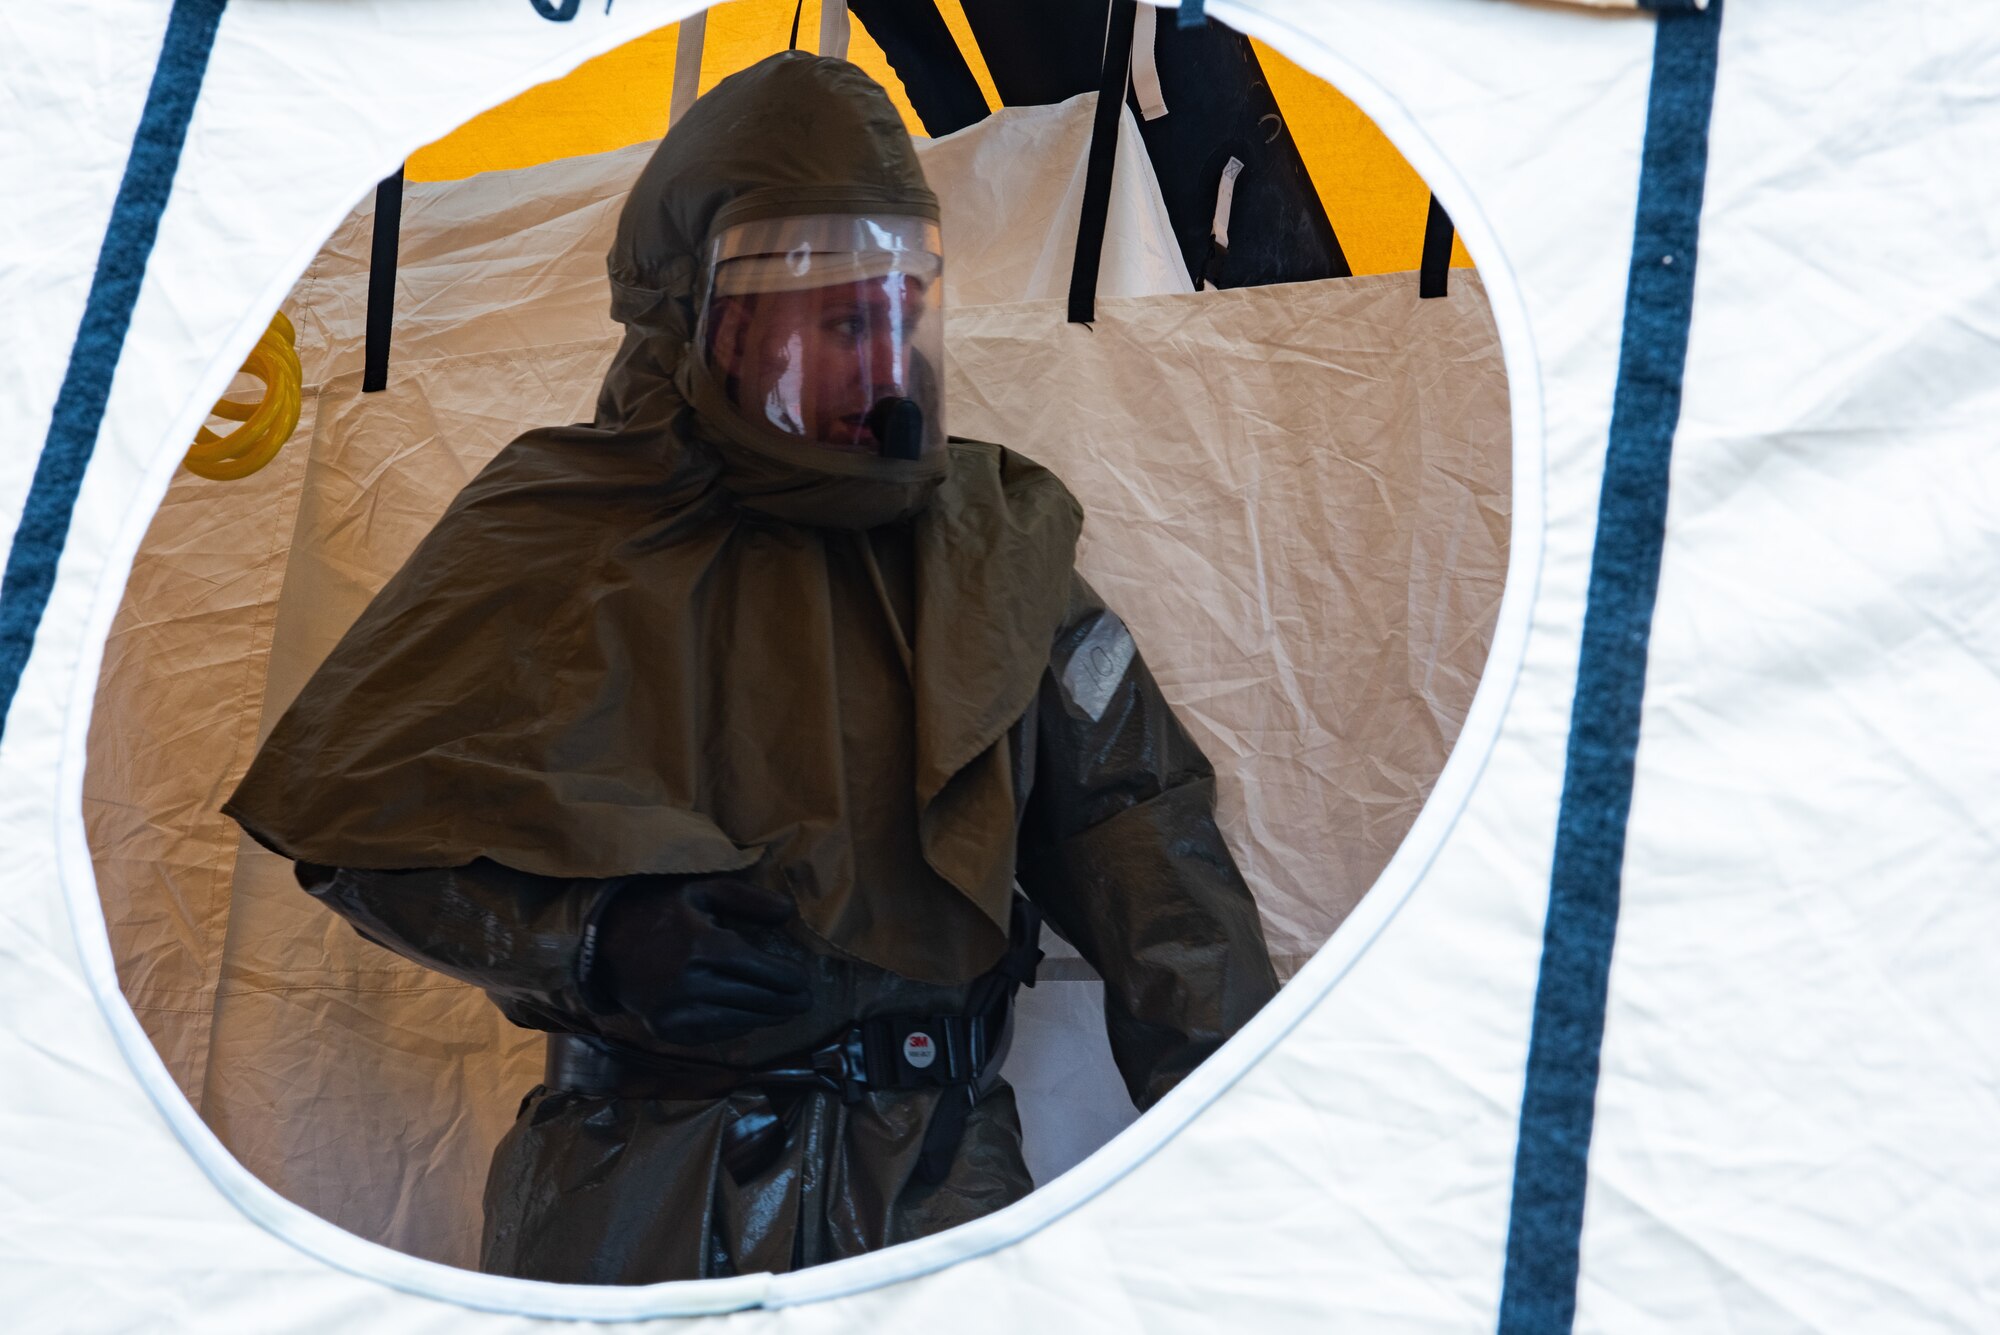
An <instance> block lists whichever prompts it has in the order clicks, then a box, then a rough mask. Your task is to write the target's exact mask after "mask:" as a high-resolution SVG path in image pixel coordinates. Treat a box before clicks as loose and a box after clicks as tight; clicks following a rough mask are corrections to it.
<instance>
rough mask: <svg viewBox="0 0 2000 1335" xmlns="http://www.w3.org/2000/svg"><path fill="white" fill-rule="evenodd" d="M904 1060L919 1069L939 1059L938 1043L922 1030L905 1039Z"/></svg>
mask: <svg viewBox="0 0 2000 1335" xmlns="http://www.w3.org/2000/svg"><path fill="white" fill-rule="evenodd" d="M903 1060H904V1061H906V1062H908V1063H909V1064H910V1065H912V1066H914V1067H916V1068H917V1069H918V1070H919V1071H921V1070H923V1069H924V1068H925V1067H926V1066H929V1065H930V1064H931V1063H932V1062H934V1061H936V1060H937V1044H935V1043H933V1042H931V1036H930V1035H929V1034H926V1033H923V1032H921V1031H919V1032H917V1033H914V1034H911V1035H910V1036H909V1037H908V1038H906V1039H904V1040H903Z"/></svg>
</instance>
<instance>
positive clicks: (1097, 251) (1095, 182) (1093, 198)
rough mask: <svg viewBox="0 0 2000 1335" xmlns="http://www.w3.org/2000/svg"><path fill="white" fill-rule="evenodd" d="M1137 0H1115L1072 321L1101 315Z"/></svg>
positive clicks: (1087, 177)
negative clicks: (1101, 272)
mask: <svg viewBox="0 0 2000 1335" xmlns="http://www.w3.org/2000/svg"><path fill="white" fill-rule="evenodd" d="M1138 16H1139V6H1138V3H1137V0H1111V10H1110V15H1109V19H1108V22H1109V25H1110V26H1109V27H1108V28H1107V29H1106V31H1105V37H1104V70H1103V74H1102V76H1101V77H1100V78H1099V80H1098V83H1097V119H1096V120H1095V121H1094V122H1092V124H1091V127H1090V156H1089V159H1088V161H1087V163H1086V165H1085V167H1084V172H1083V215H1082V217H1081V218H1079V219H1078V220H1077V227H1076V260H1075V263H1074V264H1073V265H1072V266H1071V268H1070V272H1069V320H1070V323H1071V324H1089V323H1090V322H1091V321H1092V320H1094V319H1096V318H1097V271H1098V267H1099V265H1100V264H1101V263H1102V261H1103V259H1104V222H1105V219H1106V218H1107V217H1109V216H1110V212H1111V169H1112V168H1113V167H1114V166H1116V165H1117V155H1118V119H1119V113H1120V112H1121V111H1123V110H1124V107H1125V86H1126V83H1127V82H1128V80H1129V78H1130V75H1131V67H1132V25H1133V23H1134V22H1136V21H1137V19H1138Z"/></svg>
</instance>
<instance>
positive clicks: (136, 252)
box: [0, 0, 228, 734]
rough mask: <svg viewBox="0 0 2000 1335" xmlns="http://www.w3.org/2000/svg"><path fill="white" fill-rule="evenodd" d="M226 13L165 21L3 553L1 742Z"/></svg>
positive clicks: (210, 3) (204, 3)
mask: <svg viewBox="0 0 2000 1335" xmlns="http://www.w3.org/2000/svg"><path fill="white" fill-rule="evenodd" d="M227 3H228V0H174V8H173V12H172V13H171V14H170V15H169V16H168V18H167V38H166V42H165V44H164V45H163V46H162V47H161V50H160V62H159V64H158V65H157V66H155V67H154V70H153V84H152V87H151V88H150V89H148V90H147V92H146V107H145V110H144V111H143V112H141V113H140V115H139V132H138V134H137V135H136V136H134V138H133V140H132V155H131V156H130V157H128V158H127V159H126V160H125V175H124V177H123V179H121V180H120V181H119V182H118V196H117V198H116V199H115V200H114V201H113V203H112V205H111V224H110V226H109V227H108V228H107V229H106V230H105V233H104V244H103V245H102V246H101V247H100V248H99V249H98V252H97V271H96V272H95V273H93V274H92V275H91V279H90V295H89V296H88V297H87V298H86V299H85V301H84V305H83V322H82V324H81V325H80V326H79V327H78V329H77V334H76V342H75V343H74V344H72V345H71V347H70V354H69V366H68V368H67V369H66V370H64V372H63V381H62V388H61V389H60V390H58V391H57V393H56V405H55V412H54V414H53V415H52V416H51V417H50V419H49V434H48V438H47V439H46V440H44V441H43V442H42V453H41V457H40V458H39V459H38V460H37V461H36V463H35V477H34V481H33V482H32V483H30V484H29V487H28V499H27V502H26V504H25V505H24V507H23V509H22V511H21V526H20V527H19V528H18V529H16V530H15V532H14V545H13V547H12V548H11V549H10V550H9V551H8V553H7V569H6V573H5V575H0V734H4V732H5V729H6V715H7V713H8V711H9V710H11V709H12V708H13V704H14V692H15V691H16V690H17V689H19V687H20V685H21V670H22V669H23V668H25V667H26V666H27V663H28V652H29V650H31V649H33V648H34V644H35V630H36V628H37V627H39V626H40V625H41V623H42V612H43V610H44V609H45V608H47V606H48V603H49V592H50V590H51V589H53V588H54V587H55V579H56V562H57V561H58V560H59V559H60V558H61V556H62V549H63V543H64V542H65V541H66V540H67V539H68V537H69V522H70V511H71V510H72V509H74V508H75V506H76V493H77V489H78V488H79V487H81V486H82V485H83V470H84V469H85V468H86V467H87V466H88V465H89V463H90V455H91V451H92V450H94V449H95V448H96V447H97V432H98V428H99V427H100V426H102V425H103V422H104V405H105V403H106V401H107V400H109V398H110V397H111V375H112V372H113V371H115V370H116V369H117V367H118V358H119V356H120V354H122V353H123V351H124V349H125V332H126V330H127V329H129V328H130V327H131V324H132V307H133V306H134V305H135V304H136V303H137V302H138V300H139V287H140V284H141V283H142V282H143V281H144V280H145V277H146V261H147V259H148V258H149V257H150V256H151V255H152V253H153V241H154V238H155V237H157V236H158V235H159V230H160V214H161V212H162V211H163V210H164V209H165V208H166V207H167V196H168V195H169V194H170V193H171V192H172V190H173V185H174V172H175V170H176V169H177V168H178V167H179V166H180V160H181V145H182V144H183V143H184V142H185V141H186V139H187V127H188V121H189V120H190V119H191V118H192V117H193V115H194V104H195V98H196V97H197V96H198V95H199V93H200V92H201V81H202V76H203V75H204V74H206V73H207V71H208V53H209V51H210V49H211V48H213V47H214V45H215V30H216V27H217V26H218V25H219V24H220V23H221V22H222V10H223V6H224V5H225V4H227Z"/></svg>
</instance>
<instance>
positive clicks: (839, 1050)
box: [812, 1028, 868, 1103]
mask: <svg viewBox="0 0 2000 1335" xmlns="http://www.w3.org/2000/svg"><path fill="white" fill-rule="evenodd" d="M812 1065H813V1074H814V1075H816V1076H818V1077H819V1079H820V1082H821V1083H822V1084H824V1085H825V1086H826V1087H827V1088H828V1089H830V1090H832V1091H833V1092H834V1093H836V1094H838V1095H840V1097H841V1101H842V1102H844V1103H859V1102H861V1096H862V1095H863V1094H865V1093H867V1092H868V1065H867V1060H866V1058H865V1056H864V1055H863V1051H862V1045H861V1030H860V1029H859V1028H855V1029H850V1030H848V1031H847V1032H846V1033H844V1034H842V1035H841V1036H840V1037H839V1038H837V1039H835V1040H834V1041H833V1042H831V1043H829V1044H827V1045H826V1046H825V1047H823V1048H820V1049H819V1050H818V1051H816V1052H814V1053H813V1055H812Z"/></svg>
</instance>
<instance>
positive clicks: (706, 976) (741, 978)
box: [593, 876, 812, 1046]
mask: <svg viewBox="0 0 2000 1335" xmlns="http://www.w3.org/2000/svg"><path fill="white" fill-rule="evenodd" d="M615 894H616V898H614V899H613V900H612V901H611V902H610V903H609V904H607V905H606V906H605V909H604V914H603V916H602V917H601V918H600V919H599V920H598V925H597V933H598V946H597V961H596V964H595V966H594V969H593V973H594V975H595V977H594V979H593V981H594V982H595V983H596V984H597V986H598V989H599V990H600V991H602V992H603V993H605V994H606V995H608V996H610V997H611V998H612V999H613V1000H614V1001H615V1002H616V1003H617V1004H618V1007H619V1008H620V1009H621V1010H623V1011H625V1012H627V1013H628V1014H630V1015H634V1016H636V1017H638V1019H639V1020H640V1022H641V1023H643V1024H644V1025H645V1026H646V1030H647V1032H648V1033H650V1034H652V1036H653V1037H654V1038H656V1039H658V1040H659V1041H660V1042H662V1043H670V1044H673V1045H675V1046H690V1045H697V1044H703V1043H719V1042H721V1041H723V1040H725V1039H730V1038H735V1037H737V1036H739V1035H741V1034H745V1033H748V1032H749V1031H750V1030H752V1029H762V1028H764V1027H765V1026H767V1025H773V1024H780V1023H782V1022H784V1021H786V1020H789V1019H791V1018H793V1017H794V1016H798V1015H803V1014H804V1013H805V1012H806V1011H808V1010H810V1009H811V1008H812V992H811V990H810V987H809V985H808V981H807V978H806V973H805V970H803V969H801V968H800V967H799V966H798V965H796V964H794V963H792V962H791V961H790V960H784V959H780V958H778V957H777V956H776V955H773V954H770V953H769V952H768V951H763V950H759V949H758V948H757V947H755V946H753V945H751V944H750V943H749V942H748V941H746V940H744V939H743V936H742V934H741V933H740V932H739V931H738V930H737V929H736V928H735V927H733V926H731V925H730V924H731V922H732V921H733V922H736V923H754V924H756V925H759V926H764V927H777V926H780V925H781V924H783V923H784V922H785V921H786V920H787V919H788V918H790V917H791V916H792V913H793V912H794V908H795V906H794V905H793V903H792V900H791V897H790V896H789V895H785V894H781V893H779V892H777V891H774V890H766V889H764V888H763V887H762V886H757V885H752V884H750V883H749V882H748V881H733V880H724V879H713V880H700V881H674V880H668V879H665V878H661V877H651V876H648V877H643V878H633V880H632V881H631V882H629V883H627V884H625V885H622V886H619V887H618V888H617V889H616V891H615Z"/></svg>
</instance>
